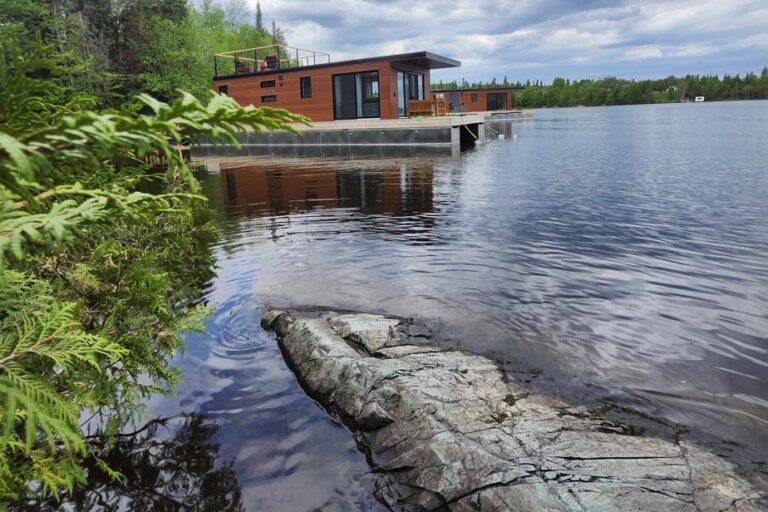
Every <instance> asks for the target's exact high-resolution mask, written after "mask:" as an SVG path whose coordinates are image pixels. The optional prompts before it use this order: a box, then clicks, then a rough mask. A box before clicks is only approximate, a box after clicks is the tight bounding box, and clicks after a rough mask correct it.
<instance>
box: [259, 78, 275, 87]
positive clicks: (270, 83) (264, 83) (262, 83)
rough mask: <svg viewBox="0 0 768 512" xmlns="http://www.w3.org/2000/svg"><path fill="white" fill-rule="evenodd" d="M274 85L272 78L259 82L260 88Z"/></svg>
mask: <svg viewBox="0 0 768 512" xmlns="http://www.w3.org/2000/svg"><path fill="white" fill-rule="evenodd" d="M274 86H275V81H274V80H264V81H263V82H261V88H262V89H265V88H267V87H274Z"/></svg>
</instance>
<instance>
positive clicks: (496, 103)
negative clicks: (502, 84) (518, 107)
mask: <svg viewBox="0 0 768 512" xmlns="http://www.w3.org/2000/svg"><path fill="white" fill-rule="evenodd" d="M486 107H487V110H506V108H507V93H505V92H489V93H488V100H487V104H486Z"/></svg>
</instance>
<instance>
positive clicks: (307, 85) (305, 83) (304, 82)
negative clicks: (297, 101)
mask: <svg viewBox="0 0 768 512" xmlns="http://www.w3.org/2000/svg"><path fill="white" fill-rule="evenodd" d="M299 82H300V85H301V97H302V98H311V97H312V77H309V76H303V77H301V79H300V80H299Z"/></svg>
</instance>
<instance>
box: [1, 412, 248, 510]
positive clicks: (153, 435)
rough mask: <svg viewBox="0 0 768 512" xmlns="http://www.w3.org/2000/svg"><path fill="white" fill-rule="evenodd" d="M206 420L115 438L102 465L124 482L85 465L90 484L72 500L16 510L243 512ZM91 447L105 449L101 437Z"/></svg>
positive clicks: (165, 423) (155, 424) (159, 424)
mask: <svg viewBox="0 0 768 512" xmlns="http://www.w3.org/2000/svg"><path fill="white" fill-rule="evenodd" d="M218 428H219V427H218V425H216V423H215V421H214V420H213V419H212V418H208V417H205V416H202V415H194V416H187V417H182V418H178V417H175V418H161V419H157V420H153V421H151V422H149V423H147V424H146V425H144V426H143V427H141V428H140V429H138V430H136V431H134V432H131V433H124V434H120V435H118V436H117V439H116V442H115V444H114V446H113V447H111V448H109V447H107V446H105V448H104V451H103V455H102V460H103V461H104V462H106V463H107V464H108V465H109V467H110V468H112V469H113V470H115V471H119V472H120V473H122V475H123V476H124V479H123V480H122V481H116V480H113V479H111V478H110V477H109V475H107V474H106V473H105V472H104V471H103V470H102V469H101V468H99V467H98V465H97V464H96V460H95V459H91V460H88V461H86V464H85V466H86V468H87V475H88V482H87V484H86V485H84V486H78V487H77V488H76V489H75V490H74V492H73V493H72V495H71V496H70V497H67V498H66V499H64V500H63V501H61V502H56V500H42V501H39V500H32V501H29V502H26V503H24V504H20V505H17V506H15V507H13V509H14V510H20V511H22V510H23V511H31V510H35V511H37V510H78V511H80V510H83V511H90V510H93V511H95V510H99V511H101V510H107V511H112V510H114V511H117V510H146V511H148V510H158V511H174V512H176V511H187V510H190V511H191V510H194V511H211V512H213V511H216V512H218V511H242V510H244V507H243V505H242V497H241V492H240V488H239V486H238V482H237V478H236V476H235V471H234V469H233V468H232V463H231V462H227V463H221V462H219V461H217V458H218V453H219V445H218V444H214V443H212V442H211V438H212V436H213V435H214V434H215V433H216V431H217V430H218ZM91 442H93V443H98V444H103V443H105V442H106V441H105V439H104V438H102V437H92V438H91Z"/></svg>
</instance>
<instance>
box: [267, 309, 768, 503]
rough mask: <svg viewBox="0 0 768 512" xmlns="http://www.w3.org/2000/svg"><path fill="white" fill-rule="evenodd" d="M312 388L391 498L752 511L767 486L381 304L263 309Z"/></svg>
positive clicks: (377, 488)
mask: <svg viewBox="0 0 768 512" xmlns="http://www.w3.org/2000/svg"><path fill="white" fill-rule="evenodd" d="M262 325H263V326H264V327H265V328H266V329H272V330H274V331H275V332H276V333H277V335H278V340H279V343H280V346H281V348H282V350H283V353H284V355H285V357H286V359H287V360H288V362H289V364H290V365H291V366H292V368H293V369H294V371H295V372H296V374H297V376H298V378H299V379H300V381H301V382H302V384H303V385H304V387H305V389H306V391H307V392H308V393H309V394H310V395H311V396H312V397H313V398H315V399H316V400H317V401H318V402H319V403H320V404H322V405H323V406H324V407H325V408H326V409H327V410H328V411H329V412H330V413H331V414H333V415H335V416H337V417H338V418H340V419H341V420H342V421H344V422H345V423H346V424H347V425H348V426H349V427H350V428H351V429H352V430H353V431H354V432H355V435H356V438H357V441H358V444H359V446H360V447H361V449H363V450H364V451H365V452H366V454H367V455H368V457H369V461H370V463H371V464H372V466H373V467H374V468H375V469H376V471H375V472H374V473H372V478H373V481H372V489H373V492H374V493H375V495H376V497H377V498H378V499H379V500H380V501H381V502H383V503H384V504H386V505H387V506H388V507H390V508H391V509H393V510H403V511H433V510H452V511H464V510H488V511H490V510H510V511H518V512H522V511H539V510H547V511H586V510H589V511H598V510H599V511H614V510H633V511H638V510H644V511H702V512H703V511H713V512H714V511H756V510H766V502H765V501H764V500H765V496H764V495H761V494H760V493H759V492H758V491H757V490H756V489H755V488H754V486H753V485H752V484H751V483H750V482H749V480H747V479H746V478H745V477H743V476H742V475H740V474H739V472H738V470H737V469H736V467H734V466H733V465H732V464H731V463H730V462H728V461H726V460H724V459H722V458H720V457H718V456H717V455H714V454H712V453H710V452H708V451H706V450H704V449H703V448H701V447H699V446H697V445H696V444H693V443H690V442H686V441H677V442H673V441H667V440H663V439H658V438H654V437H641V436H635V435H628V434H626V433H625V431H624V430H623V429H621V428H610V426H609V428H606V423H605V420H604V419H602V418H600V417H599V416H597V415H593V414H591V413H589V412H588V411H587V410H586V409H585V408H583V407H572V406H570V405H569V404H567V403H565V402H563V401H562V400H560V399H557V398H555V397H551V396H546V395H543V394H536V393H533V392H531V391H530V390H529V389H528V388H527V387H525V386H524V385H522V384H521V383H518V382H516V381H515V380H514V379H512V378H510V377H509V376H508V375H507V374H506V373H505V372H504V371H503V370H502V369H501V368H500V367H499V365H498V364H497V363H495V362H494V361H492V360H490V359H488V358H486V357H483V356H479V355H475V354H470V353H467V352H464V351H460V350H446V349H440V348H437V347H435V346H430V345H424V344H423V343H424V340H423V339H417V338H425V337H429V333H428V331H426V330H425V329H424V328H417V327H414V326H412V325H410V323H409V322H408V321H405V320H403V319H399V318H391V317H384V316H380V315H369V314H357V313H338V312H332V311H300V310H292V311H269V312H267V313H266V314H265V315H264V317H263V319H262Z"/></svg>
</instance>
